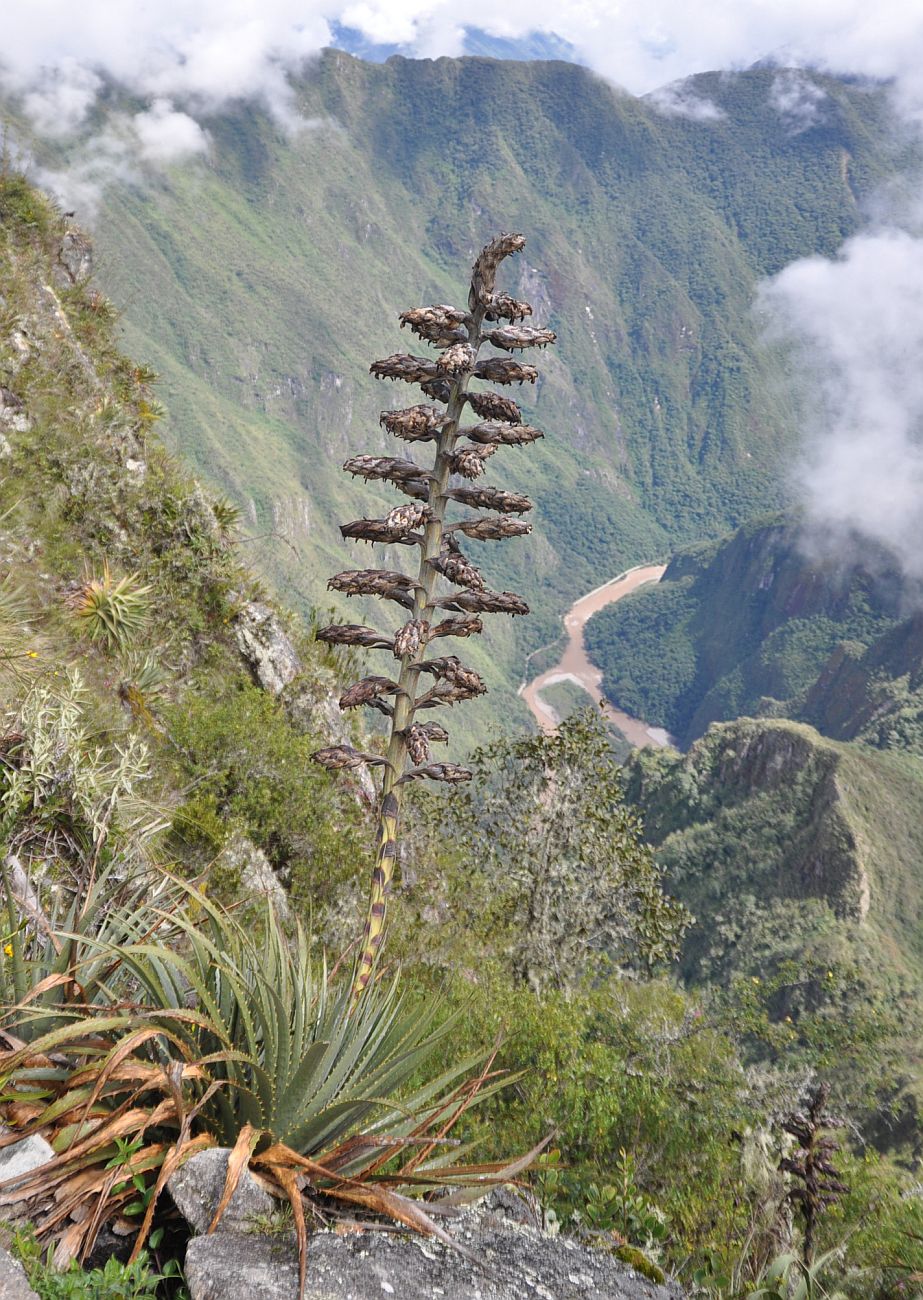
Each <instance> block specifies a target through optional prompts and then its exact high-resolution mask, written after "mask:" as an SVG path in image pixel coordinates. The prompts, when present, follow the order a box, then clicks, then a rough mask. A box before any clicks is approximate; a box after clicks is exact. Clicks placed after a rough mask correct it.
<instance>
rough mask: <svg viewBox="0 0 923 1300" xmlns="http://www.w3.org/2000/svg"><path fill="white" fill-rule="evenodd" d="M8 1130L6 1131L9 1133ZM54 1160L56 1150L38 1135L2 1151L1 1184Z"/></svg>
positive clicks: (0, 1156)
mask: <svg viewBox="0 0 923 1300" xmlns="http://www.w3.org/2000/svg"><path fill="white" fill-rule="evenodd" d="M7 1131H8V1130H4V1132H7ZM53 1158H54V1150H53V1149H52V1147H51V1146H50V1144H49V1143H48V1142H46V1141H45V1139H44V1138H43V1137H40V1136H39V1135H38V1134H35V1135H33V1136H32V1137H27V1138H23V1139H22V1141H20V1142H14V1143H13V1145H12V1146H8V1147H3V1148H2V1150H0V1183H4V1182H6V1181H7V1180H9V1179H12V1178H19V1177H20V1176H21V1175H22V1174H28V1173H30V1172H31V1171H32V1170H33V1169H38V1168H39V1167H40V1166H41V1165H47V1163H48V1161H49V1160H52V1159H53Z"/></svg>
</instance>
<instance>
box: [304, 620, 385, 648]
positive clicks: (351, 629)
mask: <svg viewBox="0 0 923 1300" xmlns="http://www.w3.org/2000/svg"><path fill="white" fill-rule="evenodd" d="M314 639H315V640H316V641H326V642H327V644H328V645H361V646H365V647H366V648H367V649H369V650H390V649H391V645H392V642H391V639H390V637H386V636H382V634H381V633H380V632H376V630H375V628H373V627H363V626H362V624H361V623H331V624H330V625H329V627H321V628H318V630H317V631H316V632H315V633H314Z"/></svg>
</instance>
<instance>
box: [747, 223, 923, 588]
mask: <svg viewBox="0 0 923 1300" xmlns="http://www.w3.org/2000/svg"><path fill="white" fill-rule="evenodd" d="M758 306H759V308H760V310H761V311H762V312H764V313H765V315H766V318H767V320H768V332H769V337H770V338H772V339H774V340H776V341H777V342H782V343H783V344H786V345H789V346H788V351H789V365H790V367H791V372H792V377H793V379H795V380H797V381H798V382H799V383H800V385H801V389H802V405H803V409H804V412H805V418H806V421H807V442H806V448H805V452H804V455H803V458H802V461H801V463H800V464H799V466H798V470H797V485H798V491H799V493H800V496H801V498H802V499H803V501H804V503H805V507H806V512H807V519H808V522H809V526H810V529H811V531H812V532H813V534H814V536H815V540H817V539H819V540H820V544H821V545H823V546H824V547H825V548H826V550H827V551H828V552H829V551H831V550H832V551H833V553H834V554H835V553H837V552H838V551H841V550H842V549H843V548H844V547H846V546H848V545H850V543H851V542H852V541H855V539H856V538H860V539H865V540H866V541H869V542H872V543H875V544H877V545H880V546H883V547H885V548H886V549H887V550H888V551H889V552H891V553H892V554H893V555H894V556H895V557H896V558H897V559H898V561H899V562H900V564H901V565H902V567H903V570H904V572H905V574H906V575H907V576H908V577H910V578H914V579H921V578H923V364H921V361H923V238H921V237H920V236H919V235H918V234H917V233H915V232H913V231H911V230H899V229H880V230H877V231H874V232H870V233H868V234H863V235H858V236H856V237H855V238H853V239H850V240H848V241H847V242H846V243H845V244H844V245H843V247H842V249H841V250H840V252H839V253H838V254H837V256H836V257H834V258H830V259H828V258H823V257H810V258H804V259H802V260H800V261H797V262H793V263H792V264H791V265H789V266H787V267H786V268H785V269H784V270H783V271H781V272H780V273H779V274H778V275H776V276H775V277H774V278H773V279H771V280H769V281H766V282H764V284H763V285H762V287H761V290H760V293H759V298H758Z"/></svg>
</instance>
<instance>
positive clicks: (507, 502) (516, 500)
mask: <svg viewBox="0 0 923 1300" xmlns="http://www.w3.org/2000/svg"><path fill="white" fill-rule="evenodd" d="M448 496H450V497H451V498H452V500H453V501H458V502H460V503H461V504H462V505H463V506H480V507H482V508H483V509H485V510H498V511H499V512H500V513H501V514H503V515H524V514H525V513H526V511H528V510H531V509H532V502H531V501H530V500H529V498H528V497H526V496H523V495H522V493H521V492H506V491H504V490H503V488H495V487H458V488H452V490H451V491H450V492H449V493H448Z"/></svg>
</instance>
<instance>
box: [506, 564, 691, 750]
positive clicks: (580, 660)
mask: <svg viewBox="0 0 923 1300" xmlns="http://www.w3.org/2000/svg"><path fill="white" fill-rule="evenodd" d="M665 569H666V565H663V564H643V565H639V566H638V568H636V569H629V570H628V571H627V572H626V573H622V574H619V576H618V577H617V578H613V579H612V580H611V581H610V582H606V583H603V585H602V586H601V587H597V588H596V590H595V591H591V592H588V593H587V595H585V596H581V597H580V599H579V600H577V601H575V602H574V603H573V605H571V607H570V610H569V612H568V613H567V614H565V616H564V629H565V631H566V632H567V648H566V649H565V651H564V653H563V654H562V656H561V658H560V659H559V660H558V662H557V663H556V664H555V666H554V667H553V668H549V670H548V672H546V673H542V674H541V676H540V677H535V678H534V679H533V680H532V681H531V682H529V683H525V682H524V683H523V685H522V686H520V688H519V694H520V695H521V696H522V698H523V699H524V700H525V702H526V704H528V706H529V709H530V710H531V712H532V716H533V717H534V718H535V721H536V722H537V723H538V725H539V726H540V727H541V728H542V730H543V731H554V729H555V727H556V726H557V725H558V722H559V721H560V719H559V718H558V717H557V715H556V714H555V712H554V710H553V709H552V708H551V706H550V705H549V704H547V703H546V702H545V700H544V699H543V698H542V691H543V690H544V688H545V687H546V686H553V685H554V684H555V683H556V682H573V683H574V684H575V685H576V686H579V687H581V688H582V689H583V690H584V691H586V693H587V695H589V696H590V698H591V699H593V700H594V701H595V702H596V703H597V704H603V703H604V708H603V710H602V712H603V714H604V716H605V717H607V718H608V719H609V721H610V722H613V723H614V724H615V725H616V726H617V727H618V729H619V731H621V733H622V735H623V736H624V737H625V739H626V740H627V741H629V742H630V744H632V745H634V746H636V747H637V748H641V747H643V746H644V745H660V746H663V745H668V744H669V743H670V736H669V735H668V733H667V732H666V731H664V730H663V729H662V728H660V727H649V726H648V725H647V723H646V722H642V721H641V720H640V719H639V718H633V717H632V716H631V715H630V714H628V713H622V711H621V710H620V709H615V708H613V707H612V705H611V704H609V703H608V701H605V702H604V697H603V693H602V690H601V689H600V687H601V683H602V673H601V672H600V670H599V669H598V668H596V667H595V666H594V665H593V664H591V663H590V661H589V659H588V658H587V653H586V648H585V646H584V644H583V629H584V626H585V624H586V621H587V619H588V618H589V617H590V615H591V614H595V613H596V611H597V610H599V609H602V608H603V606H604V605H611V604H612V603H613V601H616V600H621V599H622V597H623V596H627V595H628V594H629V593H630V592H632V591H637V589H638V588H639V587H643V586H644V585H645V584H646V583H648V582H659V581H660V579H661V577H662V576H663V574H664V571H665Z"/></svg>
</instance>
